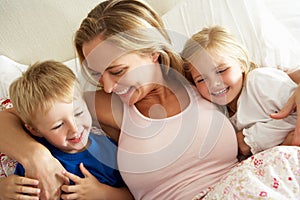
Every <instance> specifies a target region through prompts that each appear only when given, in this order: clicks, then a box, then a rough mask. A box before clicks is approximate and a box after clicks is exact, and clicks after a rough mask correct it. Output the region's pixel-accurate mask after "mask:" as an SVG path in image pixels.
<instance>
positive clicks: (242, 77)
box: [182, 26, 297, 156]
mask: <svg viewBox="0 0 300 200" xmlns="http://www.w3.org/2000/svg"><path fill="white" fill-rule="evenodd" d="M182 56H183V57H184V58H185V59H186V60H187V61H188V63H189V64H187V65H186V68H185V70H186V76H187V78H188V79H189V80H190V81H191V82H193V83H194V84H195V85H196V87H197V89H198V91H199V92H200V94H201V95H202V96H203V97H204V98H206V99H207V100H209V101H212V102H214V103H215V104H217V105H220V106H221V107H222V108H223V111H224V112H225V114H226V115H227V116H228V117H230V120H231V122H232V124H233V125H234V127H235V129H236V131H237V138H238V146H239V151H240V153H242V154H243V155H244V156H247V155H249V154H250V153H252V154H255V153H258V152H260V151H263V150H265V149H268V148H270V147H274V146H276V145H280V144H282V143H283V141H284V140H285V138H286V137H287V135H288V133H289V132H291V131H293V130H294V129H295V124H296V114H295V113H292V114H290V116H289V117H287V118H285V119H282V120H274V119H272V118H270V116H269V115H270V114H271V113H273V112H276V111H279V110H280V108H282V107H283V105H284V104H285V102H287V101H288V98H289V97H290V96H291V95H292V93H293V91H294V90H295V89H296V88H297V85H296V84H295V83H294V82H293V81H292V80H291V79H290V78H289V76H288V75H287V74H286V73H285V72H283V71H281V70H278V69H275V68H267V67H264V68H258V65H257V64H255V63H254V62H252V61H251V60H250V58H249V56H248V53H247V51H246V50H245V48H244V47H243V46H242V45H240V44H239V42H238V41H237V40H236V39H235V37H234V36H233V35H231V34H230V33H229V32H228V31H227V30H226V29H225V28H222V27H220V26H214V27H210V28H204V29H202V30H201V31H200V32H198V33H196V34H194V35H193V36H192V38H191V39H190V40H188V42H187V43H186V45H185V48H184V50H183V52H182ZM290 143H291V141H287V144H290Z"/></svg>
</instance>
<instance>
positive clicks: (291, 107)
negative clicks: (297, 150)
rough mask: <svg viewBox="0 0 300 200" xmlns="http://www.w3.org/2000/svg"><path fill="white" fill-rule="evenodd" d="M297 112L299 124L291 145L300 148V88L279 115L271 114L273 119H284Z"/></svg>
mask: <svg viewBox="0 0 300 200" xmlns="http://www.w3.org/2000/svg"><path fill="white" fill-rule="evenodd" d="M298 106H299V108H298ZM295 110H296V112H297V122H296V127H295V132H294V135H293V139H292V143H291V144H292V145H297V146H300V86H298V87H297V89H296V90H295V91H294V93H293V95H292V96H291V97H290V98H289V100H288V102H287V103H286V104H285V106H284V107H283V108H282V109H281V110H280V111H278V112H277V113H272V114H270V117H271V118H273V119H283V118H285V117H287V116H288V115H289V114H290V113H291V112H293V111H295Z"/></svg>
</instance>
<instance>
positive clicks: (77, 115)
mask: <svg viewBox="0 0 300 200" xmlns="http://www.w3.org/2000/svg"><path fill="white" fill-rule="evenodd" d="M82 114H83V111H81V112H78V113H75V115H74V116H75V117H79V116H81V115H82Z"/></svg>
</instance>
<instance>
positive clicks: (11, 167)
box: [0, 98, 17, 178]
mask: <svg viewBox="0 0 300 200" xmlns="http://www.w3.org/2000/svg"><path fill="white" fill-rule="evenodd" d="M0 105H1V106H0V111H2V110H5V109H8V108H11V107H12V103H11V102H10V99H4V98H0ZM16 165H17V161H15V160H13V159H11V158H9V157H8V156H7V155H5V154H3V153H0V178H2V177H7V176H9V175H11V174H13V173H14V171H15V168H16Z"/></svg>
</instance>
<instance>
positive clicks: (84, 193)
mask: <svg viewBox="0 0 300 200" xmlns="http://www.w3.org/2000/svg"><path fill="white" fill-rule="evenodd" d="M79 167H80V170H81V172H82V174H83V175H84V178H80V177H78V176H76V175H74V174H72V173H69V172H64V173H63V174H64V175H65V176H66V177H67V178H69V179H70V180H72V181H73V182H74V183H75V185H63V186H62V188H61V189H62V191H63V192H65V193H66V194H62V195H61V198H62V199H78V200H93V199H106V198H105V196H104V195H105V187H110V186H107V185H105V184H102V183H100V182H99V181H98V180H97V179H96V178H95V177H94V176H93V175H92V174H91V173H90V172H89V171H88V170H87V169H86V168H85V167H84V166H83V164H82V163H80V166H79ZM102 188H103V189H102Z"/></svg>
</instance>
